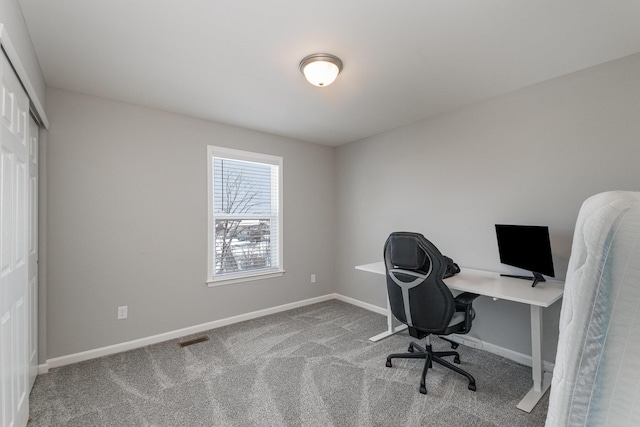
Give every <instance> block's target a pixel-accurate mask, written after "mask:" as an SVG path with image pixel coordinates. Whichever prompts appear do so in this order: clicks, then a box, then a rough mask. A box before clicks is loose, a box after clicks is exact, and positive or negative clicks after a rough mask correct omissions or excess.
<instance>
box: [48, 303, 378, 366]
mask: <svg viewBox="0 0 640 427" xmlns="http://www.w3.org/2000/svg"><path fill="white" fill-rule="evenodd" d="M332 299H340V298H338V294H327V295H323V296H319V297H315V298H309V299H306V300H302V301H297V302H292V303H289V304H283V305H279V306H276V307H271V308H266V309H263V310H257V311H252V312H250V313H245V314H240V315H237V316H231V317H227V318H225V319H220V320H214V321H212V322H207V323H202V324H200V325H195V326H190V327H188V328H182V329H177V330H175V331H170V332H165V333H162V334H158V335H152V336H149V337H145V338H140V339H137V340H133V341H127V342H123V343H119V344H114V345H110V346H106V347H100V348H96V349H93V350H87V351H83V352H80V353H74V354H69V355H66V356H60V357H55V358H53V359H48V360H47V362H46V363H45V364H44V365H39V366H38V373H46V372H48V371H49V369H51V368H57V367H59V366H64V365H70V364H72V363H78V362H83V361H85V360H90V359H95V358H98V357H103V356H108V355H111V354H116V353H122V352H124V351H129V350H134V349H136V348H140V347H145V346H148V345H152V344H157V343H160V342H164V341H169V340H172V339H176V338H181V337H184V336H187V335H192V334H197V333H200V332H204V331H208V330H210V329H216V328H220V327H222V326H227V325H231V324H233V323H238V322H244V321H245V320H251V319H256V318H258V317H262V316H267V315H269V314H275V313H280V312H282V311H287V310H291V309H294V308H298V307H304V306H305V305H310V304H316V303H318V302H323V301H328V300H332ZM385 312H386V310H385Z"/></svg>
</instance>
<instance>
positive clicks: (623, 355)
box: [546, 191, 640, 427]
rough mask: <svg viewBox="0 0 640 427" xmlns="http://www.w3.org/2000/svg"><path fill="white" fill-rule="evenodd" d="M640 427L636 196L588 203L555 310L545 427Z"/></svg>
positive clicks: (601, 197)
mask: <svg viewBox="0 0 640 427" xmlns="http://www.w3.org/2000/svg"><path fill="white" fill-rule="evenodd" d="M587 425H588V426H607V427H611V426H640V193H638V192H625V191H612V192H606V193H601V194H597V195H595V196H593V197H590V198H589V199H587V200H586V201H585V202H584V203H583V205H582V207H581V209H580V213H579V215H578V219H577V222H576V227H575V233H574V236H573V246H572V250H571V258H570V260H569V267H568V270H567V278H566V282H565V291H564V297H563V301H562V309H561V313H560V336H559V340H558V351H557V354H556V360H555V368H554V371H553V381H552V383H551V394H550V396H549V410H548V413H547V421H546V427H565V426H587Z"/></svg>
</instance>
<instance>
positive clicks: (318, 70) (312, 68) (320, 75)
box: [300, 53, 342, 87]
mask: <svg viewBox="0 0 640 427" xmlns="http://www.w3.org/2000/svg"><path fill="white" fill-rule="evenodd" d="M300 71H302V74H304V77H305V78H306V79H307V81H308V82H309V83H311V84H312V85H314V86H318V87H324V86H329V85H330V84H331V83H333V81H334V80H335V79H336V77H338V74H340V71H342V61H341V60H340V58H338V57H337V56H335V55H331V54H329V53H314V54H312V55H309V56H306V57H304V58H303V59H302V61H300Z"/></svg>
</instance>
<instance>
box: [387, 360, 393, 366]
mask: <svg viewBox="0 0 640 427" xmlns="http://www.w3.org/2000/svg"><path fill="white" fill-rule="evenodd" d="M392 366H393V365H391V360H387V368H391V367H392Z"/></svg>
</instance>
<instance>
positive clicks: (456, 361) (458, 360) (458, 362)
mask: <svg viewBox="0 0 640 427" xmlns="http://www.w3.org/2000/svg"><path fill="white" fill-rule="evenodd" d="M453 363H457V364H458V365H459V364H460V358H459V357H458V356H456V357H454V358H453Z"/></svg>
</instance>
